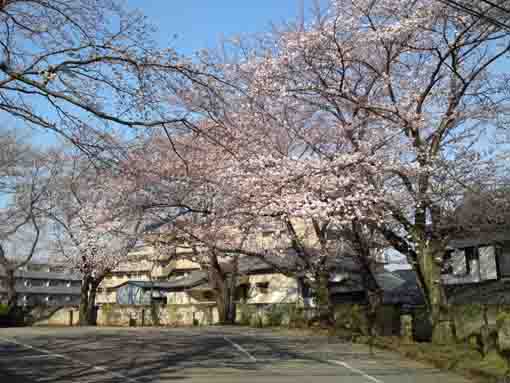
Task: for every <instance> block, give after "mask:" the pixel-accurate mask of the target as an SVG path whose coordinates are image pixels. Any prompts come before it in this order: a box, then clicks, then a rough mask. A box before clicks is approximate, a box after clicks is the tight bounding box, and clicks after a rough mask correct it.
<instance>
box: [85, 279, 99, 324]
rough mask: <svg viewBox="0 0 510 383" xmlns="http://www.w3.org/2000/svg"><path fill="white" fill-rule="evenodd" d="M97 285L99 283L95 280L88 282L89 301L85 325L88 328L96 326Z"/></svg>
mask: <svg viewBox="0 0 510 383" xmlns="http://www.w3.org/2000/svg"><path fill="white" fill-rule="evenodd" d="M99 283H100V281H97V280H93V281H91V282H90V288H89V299H88V307H87V325H89V326H95V325H96V294H97V287H98V286H99Z"/></svg>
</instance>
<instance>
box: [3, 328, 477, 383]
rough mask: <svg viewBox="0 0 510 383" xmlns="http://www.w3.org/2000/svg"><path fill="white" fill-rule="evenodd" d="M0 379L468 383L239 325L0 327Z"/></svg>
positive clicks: (341, 346) (20, 382)
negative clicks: (164, 327)
mask: <svg viewBox="0 0 510 383" xmlns="http://www.w3.org/2000/svg"><path fill="white" fill-rule="evenodd" d="M0 382H1V383H31V382H51V383H64V382H66V383H67V382H76V383H93V382H94V383H96V382H112V383H121V382H122V383H147V382H165V383H167V382H168V383H169V382H195V383H205V382H208V383H220V382H221V383H230V382H263V383H268V382H275V383H305V382H307V383H308V382H313V383H330V382H335V383H338V382H349V383H411V382H412V383H426V382H427V383H429V382H440V383H467V382H469V381H468V380H466V379H464V378H462V377H459V376H456V375H452V374H447V373H443V372H440V371H439V370H437V369H434V368H431V367H428V366H425V365H423V364H420V363H417V362H413V361H409V360H405V359H402V358H401V357H400V356H398V355H396V354H394V353H391V352H387V351H382V350H377V351H376V352H375V355H370V353H369V351H368V348H367V347H365V346H364V345H357V344H350V343H343V342H341V341H337V340H333V339H332V338H324V337H298V336H290V335H281V334H280V335H279V334H277V333H274V332H271V331H269V330H255V329H248V328H241V327H209V328H190V329H158V328H92V327H90V328H77V327H75V328H42V327H41V328H15V329H0Z"/></svg>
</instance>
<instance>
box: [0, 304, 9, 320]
mask: <svg viewBox="0 0 510 383" xmlns="http://www.w3.org/2000/svg"><path fill="white" fill-rule="evenodd" d="M8 311H9V308H8V307H7V305H5V304H2V303H0V317H5V316H7V312H8Z"/></svg>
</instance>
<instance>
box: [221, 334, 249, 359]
mask: <svg viewBox="0 0 510 383" xmlns="http://www.w3.org/2000/svg"><path fill="white" fill-rule="evenodd" d="M223 339H225V340H226V341H227V342H228V343H230V344H231V345H232V346H234V347H235V348H236V349H237V350H238V351H240V352H241V353H243V354H244V355H246V356H247V357H248V358H249V359H250V360H251V361H252V362H256V361H257V359H255V357H254V356H253V355H252V354H250V353H249V352H248V351H246V350H245V349H244V348H242V347H241V346H240V345H238V344H237V343H235V342H234V341H232V340H231V339H229V338H227V337H226V336H223Z"/></svg>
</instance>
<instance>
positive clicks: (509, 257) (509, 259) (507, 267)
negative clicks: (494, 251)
mask: <svg viewBox="0 0 510 383" xmlns="http://www.w3.org/2000/svg"><path fill="white" fill-rule="evenodd" d="M497 259H498V271H499V276H500V278H510V244H509V243H507V244H506V246H505V247H503V248H500V249H499V250H498V256H497Z"/></svg>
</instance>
